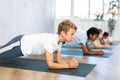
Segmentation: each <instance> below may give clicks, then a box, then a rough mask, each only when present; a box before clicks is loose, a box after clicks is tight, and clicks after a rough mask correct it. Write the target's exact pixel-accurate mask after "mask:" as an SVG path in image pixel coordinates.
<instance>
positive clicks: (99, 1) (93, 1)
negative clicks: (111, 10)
mask: <svg viewBox="0 0 120 80" xmlns="http://www.w3.org/2000/svg"><path fill="white" fill-rule="evenodd" d="M102 13H103V0H90V19H95V18H96V16H95V15H96V14H102Z"/></svg>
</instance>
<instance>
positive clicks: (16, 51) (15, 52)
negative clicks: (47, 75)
mask: <svg viewBox="0 0 120 80" xmlns="http://www.w3.org/2000/svg"><path fill="white" fill-rule="evenodd" d="M22 37H23V35H19V36H16V37H14V38H13V39H11V40H10V41H9V42H8V43H7V44H5V45H3V46H2V47H1V48H0V49H2V48H5V47H7V46H9V45H11V44H13V43H15V42H17V41H21V38H22ZM20 56H23V54H22V52H21V48H20V45H19V46H18V45H17V46H14V47H13V48H12V49H10V50H7V51H5V52H2V53H0V58H16V57H20Z"/></svg>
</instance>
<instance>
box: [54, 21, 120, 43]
mask: <svg viewBox="0 0 120 80" xmlns="http://www.w3.org/2000/svg"><path fill="white" fill-rule="evenodd" d="M70 20H71V21H72V22H74V23H75V24H76V26H77V27H78V29H82V30H84V31H87V30H88V29H89V28H90V27H97V28H101V29H102V30H103V31H107V32H108V31H109V28H108V21H94V20H80V19H70ZM61 21H63V19H56V20H55V22H54V33H56V32H57V27H58V24H59V23H60V22H61ZM118 35H120V21H119V20H118V21H117V23H116V26H115V30H114V31H113V35H112V36H113V40H114V41H120V37H119V36H118Z"/></svg>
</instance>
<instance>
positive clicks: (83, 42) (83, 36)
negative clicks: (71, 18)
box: [63, 27, 103, 55]
mask: <svg viewBox="0 0 120 80" xmlns="http://www.w3.org/2000/svg"><path fill="white" fill-rule="evenodd" d="M98 35H99V30H98V29H97V28H95V27H91V28H90V29H88V30H87V33H85V32H84V31H81V30H77V31H76V33H75V35H74V39H73V41H72V42H65V44H63V45H64V46H66V47H67V46H69V47H72V46H73V47H78V46H79V47H81V48H82V52H83V53H84V54H98V55H101V54H103V51H95V50H94V51H93V50H91V48H90V42H91V44H92V41H95V40H96V39H97V37H98Z"/></svg>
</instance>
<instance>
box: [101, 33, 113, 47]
mask: <svg viewBox="0 0 120 80" xmlns="http://www.w3.org/2000/svg"><path fill="white" fill-rule="evenodd" d="M103 41H104V43H108V44H109V45H112V43H113V41H112V37H109V33H108V32H104V34H103Z"/></svg>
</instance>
